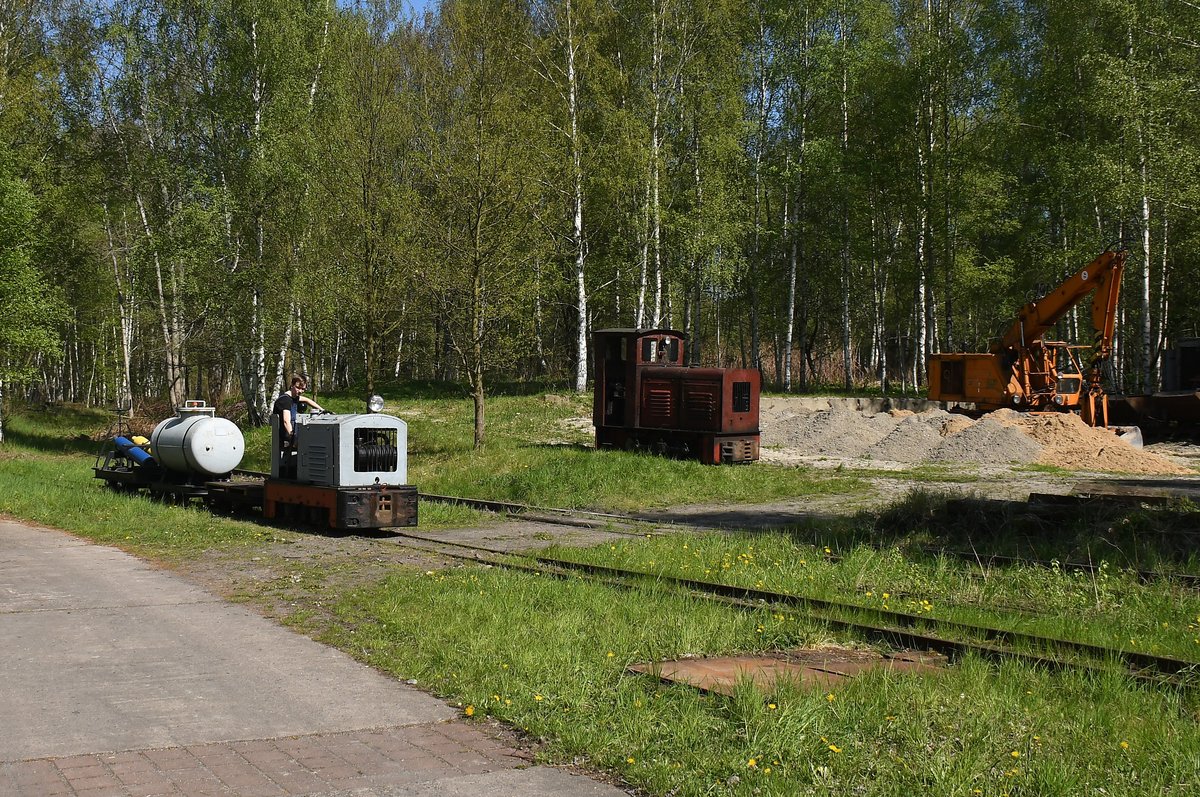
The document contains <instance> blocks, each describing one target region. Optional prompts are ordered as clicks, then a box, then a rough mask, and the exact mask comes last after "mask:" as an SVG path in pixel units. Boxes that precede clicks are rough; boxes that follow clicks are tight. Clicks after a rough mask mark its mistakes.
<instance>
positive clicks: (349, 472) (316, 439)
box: [296, 413, 408, 487]
mask: <svg viewBox="0 0 1200 797" xmlns="http://www.w3.org/2000/svg"><path fill="white" fill-rule="evenodd" d="M297 426H298V428H297V430H296V446H297V455H298V459H299V461H298V463H297V467H296V481H298V482H301V483H308V484H320V485H329V486H338V487H365V486H368V485H373V484H391V485H403V484H407V483H408V424H406V423H405V422H404V421H402V420H400V419H399V418H396V417H393V416H391V415H382V414H380V413H370V414H352V415H330V414H323V415H301V416H300V417H299V418H297Z"/></svg>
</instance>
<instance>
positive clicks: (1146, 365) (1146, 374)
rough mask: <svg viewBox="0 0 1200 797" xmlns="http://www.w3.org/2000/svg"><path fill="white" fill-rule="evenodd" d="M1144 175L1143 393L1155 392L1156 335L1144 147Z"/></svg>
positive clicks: (1143, 152)
mask: <svg viewBox="0 0 1200 797" xmlns="http://www.w3.org/2000/svg"><path fill="white" fill-rule="evenodd" d="M1141 138H1142V134H1141V130H1140V129H1139V130H1138V141H1139V143H1141ZM1139 166H1140V168H1141V177H1142V266H1143V267H1142V297H1141V298H1142V378H1141V383H1142V385H1141V387H1142V392H1143V393H1153V392H1154V385H1155V380H1154V370H1155V369H1154V336H1153V331H1152V330H1153V326H1152V324H1151V318H1150V307H1151V305H1152V303H1153V302H1152V297H1151V294H1150V284H1151V279H1150V263H1151V258H1152V253H1151V250H1150V196H1149V188H1150V178H1149V165H1148V164H1147V162H1146V150H1145V147H1144V146H1143V147H1142V151H1141V154H1140V164H1139Z"/></svg>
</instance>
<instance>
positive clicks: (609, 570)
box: [396, 531, 1200, 686]
mask: <svg viewBox="0 0 1200 797" xmlns="http://www.w3.org/2000/svg"><path fill="white" fill-rule="evenodd" d="M396 535H397V536H398V537H400V538H401V539H403V540H405V544H406V545H408V546H409V547H413V548H416V549H418V550H422V551H424V552H427V553H434V554H438V555H440V556H446V557H449V558H453V559H458V560H461V561H466V562H471V563H475V564H486V565H491V566H493V567H501V568H505V569H509V570H515V571H520V572H527V573H533V574H537V575H545V576H552V577H556V578H570V579H577V578H584V579H587V580H591V581H595V582H598V583H602V584H606V585H608V586H612V587H616V588H621V589H645V588H659V589H661V588H662V587H664V586H665V587H668V588H670V589H674V590H677V591H679V592H682V593H686V594H689V595H693V596H696V597H699V598H702V599H705V600H711V601H716V602H719V603H722V604H725V605H729V606H733V607H736V608H740V609H747V610H756V611H757V610H761V609H764V608H770V607H786V608H787V609H788V610H789V611H792V612H799V613H801V614H802V615H803V616H805V617H806V618H808V619H810V620H813V621H817V622H821V623H824V624H826V625H827V626H828V627H830V628H834V629H837V630H839V631H844V632H849V633H853V634H856V635H859V636H861V637H862V638H865V639H868V640H871V641H874V642H879V643H883V644H887V645H889V646H892V647H896V648H910V649H917V650H931V651H935V652H937V653H940V654H942V655H945V656H947V657H948V658H949V659H950V660H955V659H958V658H961V657H962V656H964V655H967V654H968V653H971V654H975V655H978V656H981V657H983V658H986V659H990V660H993V661H1001V660H1010V661H1020V662H1023V663H1026V664H1033V665H1036V666H1040V667H1045V668H1048V669H1053V670H1062V669H1084V670H1095V671H1099V670H1101V669H1102V668H1104V667H1105V666H1108V665H1110V664H1111V663H1113V662H1116V663H1119V664H1120V665H1121V666H1123V667H1124V668H1125V669H1126V670H1127V671H1128V672H1129V674H1130V675H1131V676H1133V677H1134V678H1137V679H1140V680H1145V681H1149V682H1152V683H1156V684H1173V685H1189V686H1191V685H1194V681H1195V676H1196V674H1197V673H1200V662H1193V661H1187V660H1183V659H1176V658H1172V657H1168V656H1157V655H1154V654H1148V653H1140V652H1137V651H1129V650H1122V649H1119V648H1107V647H1103V646H1100V645H1093V644H1089V643H1084V642H1077V641H1073V640H1065V639H1057V638H1053V637H1043V636H1037V635H1033V634H1027V633H1023V632H1018V631H1011V630H1007V629H1001V628H995V627H989V626H982V625H971V624H967V623H960V622H954V621H946V620H937V619H934V618H931V617H928V616H922V615H916V614H910V613H907V612H899V611H892V610H885V609H878V608H872V607H863V606H859V605H857V604H850V603H842V602H838V601H830V600H825V599H820V598H813V597H808V596H803V595H796V594H790V593H782V592H773V591H770V590H762V589H752V588H746V587H738V586H731V585H727V584H721V583H715V582H708V581H700V580H696V579H685V578H677V577H673V576H665V575H660V574H655V573H646V572H642V571H637V570H626V569H622V568H614V567H607V566H603V565H593V564H588V563H582V562H576V561H572V560H569V559H561V558H555V557H547V556H529V555H522V554H514V553H511V552H508V551H500V550H496V549H493V548H488V547H486V546H480V545H471V544H467V543H461V542H453V541H448V540H444V539H439V538H436V537H428V536H425V535H419V534H414V533H411V532H407V531H397V532H396Z"/></svg>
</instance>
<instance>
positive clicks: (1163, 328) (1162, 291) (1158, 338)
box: [1154, 209, 1170, 382]
mask: <svg viewBox="0 0 1200 797" xmlns="http://www.w3.org/2000/svg"><path fill="white" fill-rule="evenodd" d="M1162 217H1163V220H1162V268H1161V269H1160V270H1159V274H1158V334H1156V335H1155V336H1154V340H1155V344H1154V361H1155V363H1160V361H1161V359H1162V353H1163V349H1165V348H1166V347H1167V326H1168V325H1167V314H1168V311H1169V310H1170V305H1169V304H1168V302H1167V299H1168V296H1167V288H1168V287H1169V286H1170V280H1169V279H1168V273H1169V269H1168V263H1169V261H1168V259H1167V241H1168V238H1169V234H1170V229H1169V226H1168V224H1167V213H1166V210H1165V209H1164V210H1163V214H1162ZM1159 381H1160V382H1161V381H1162V373H1161V369H1160V373H1159Z"/></svg>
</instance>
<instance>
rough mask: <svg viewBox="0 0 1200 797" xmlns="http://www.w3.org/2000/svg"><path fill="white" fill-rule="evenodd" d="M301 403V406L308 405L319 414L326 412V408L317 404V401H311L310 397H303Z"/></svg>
mask: <svg viewBox="0 0 1200 797" xmlns="http://www.w3.org/2000/svg"><path fill="white" fill-rule="evenodd" d="M300 403H301V404H307V405H308V406H310V407H312V408H313V409H314V410H316V411H317V412H324V411H325V408H324V407H322V406H321V405H320V404H318V403H317V402H315V401H313V400H312V399H310V398H309V397H308V396H301V397H300Z"/></svg>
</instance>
